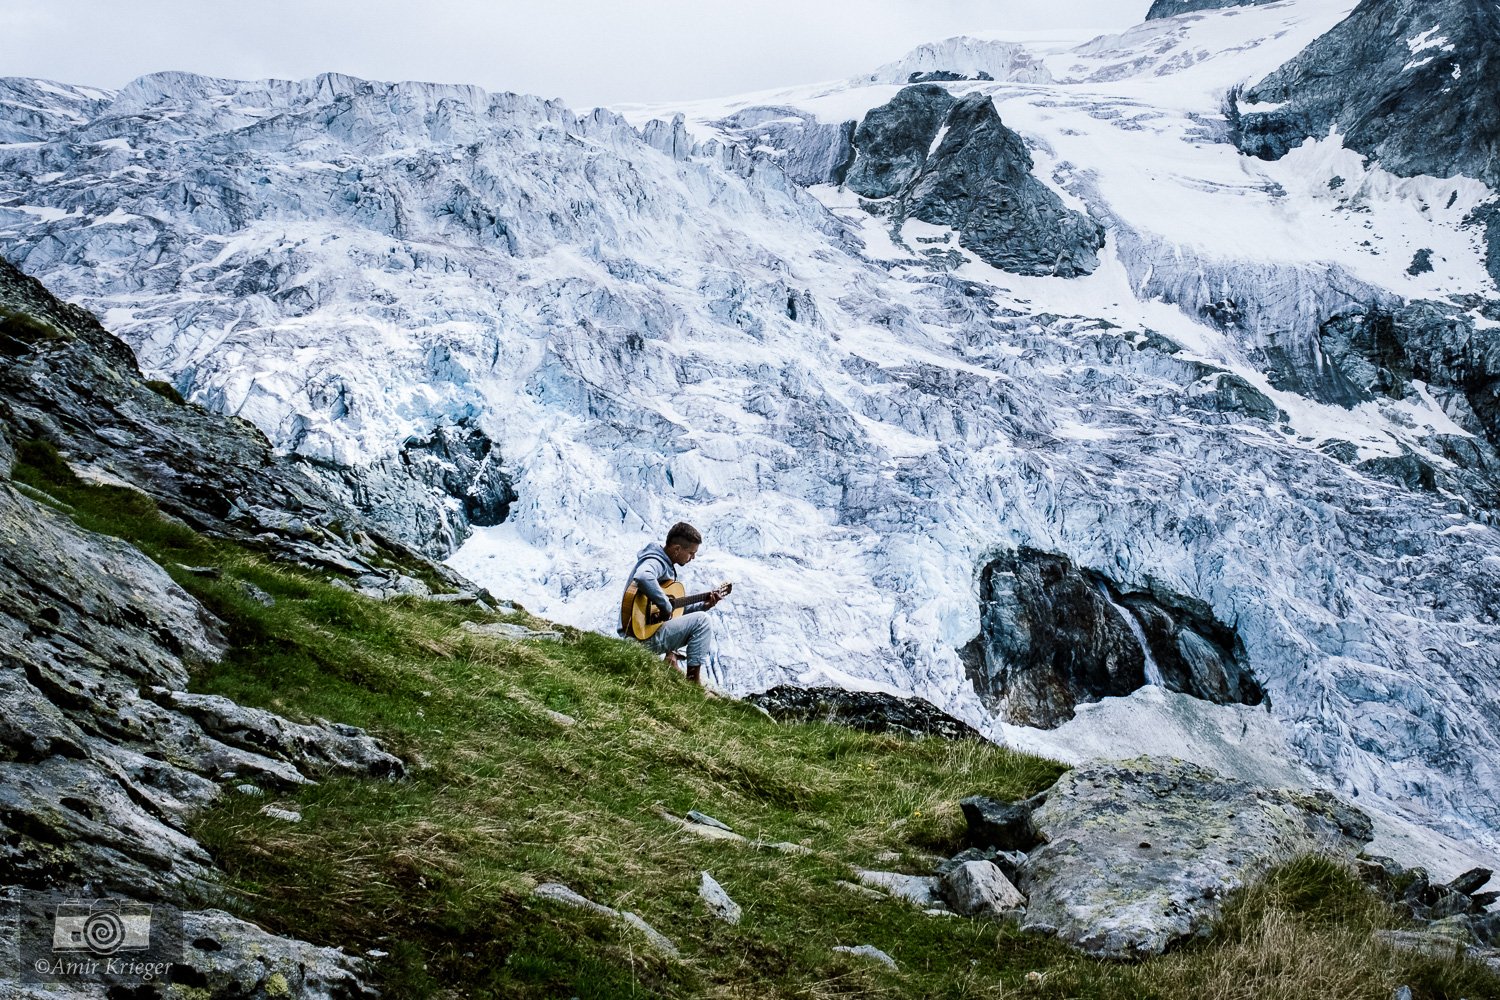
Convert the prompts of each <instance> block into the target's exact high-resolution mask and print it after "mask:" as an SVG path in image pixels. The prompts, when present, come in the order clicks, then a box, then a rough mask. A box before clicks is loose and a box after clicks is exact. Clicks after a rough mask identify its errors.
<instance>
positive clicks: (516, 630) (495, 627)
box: [463, 622, 562, 641]
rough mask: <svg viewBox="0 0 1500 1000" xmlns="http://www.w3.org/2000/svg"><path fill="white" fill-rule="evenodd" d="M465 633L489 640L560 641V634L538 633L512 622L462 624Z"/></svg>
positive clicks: (551, 632) (550, 632)
mask: <svg viewBox="0 0 1500 1000" xmlns="http://www.w3.org/2000/svg"><path fill="white" fill-rule="evenodd" d="M463 629H464V631H465V632H472V633H474V634H475V635H482V636H484V637H486V638H489V639H510V640H512V641H520V640H522V639H561V638H562V633H561V632H553V631H538V630H536V629H530V628H527V627H526V626H525V625H517V624H515V623H514V622H488V623H485V624H481V623H479V622H464V624H463Z"/></svg>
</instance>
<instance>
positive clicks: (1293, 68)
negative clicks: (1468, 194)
mask: <svg viewBox="0 0 1500 1000" xmlns="http://www.w3.org/2000/svg"><path fill="white" fill-rule="evenodd" d="M1496 38H1500V10H1497V9H1496V7H1495V5H1494V4H1492V3H1488V2H1485V0H1435V2H1429V0H1364V2H1362V3H1361V4H1360V5H1359V6H1358V7H1356V8H1355V10H1354V12H1353V13H1352V14H1350V15H1349V17H1348V18H1347V19H1346V20H1345V21H1343V22H1342V23H1341V24H1339V25H1338V26H1337V27H1335V28H1334V29H1333V30H1332V31H1330V32H1328V33H1327V34H1326V35H1324V36H1322V37H1321V38H1319V39H1317V40H1316V41H1315V42H1313V43H1312V44H1311V45H1309V46H1308V47H1307V48H1306V49H1304V50H1303V51H1302V52H1301V54H1299V55H1298V56H1297V57H1296V58H1295V59H1293V60H1292V61H1291V62H1289V63H1287V64H1286V65H1284V66H1282V67H1281V68H1280V69H1278V70H1277V71H1276V72H1274V73H1272V74H1271V75H1270V76H1268V77H1266V78H1265V79H1264V80H1262V81H1261V82H1260V83H1258V84H1256V85H1255V86H1253V87H1251V88H1250V89H1249V90H1247V91H1245V93H1244V95H1243V100H1242V102H1241V103H1240V104H1239V122H1238V142H1239V146H1240V148H1241V149H1243V150H1244V151H1245V152H1247V153H1250V154H1251V155H1253V156H1259V157H1261V158H1263V159H1277V158H1279V157H1282V156H1284V155H1286V153H1287V152H1288V151H1289V150H1291V149H1292V148H1294V147H1295V146H1297V145H1299V144H1301V142H1302V141H1303V140H1304V139H1307V138H1314V139H1321V138H1323V137H1324V136H1326V135H1328V134H1329V130H1330V129H1336V130H1337V131H1338V133H1339V135H1340V136H1341V137H1342V139H1343V142H1344V144H1345V145H1346V146H1348V147H1349V148H1350V149H1354V150H1358V151H1359V152H1361V153H1364V154H1365V155H1366V156H1368V157H1370V158H1372V159H1374V160H1376V161H1378V163H1379V164H1380V166H1382V167H1384V168H1385V169H1386V170H1389V171H1390V172H1392V173H1394V174H1399V175H1401V176H1413V175H1416V174H1429V175H1432V176H1435V177H1452V176H1455V175H1457V174H1464V175H1466V176H1469V177H1474V178H1478V179H1479V180H1482V181H1484V182H1485V183H1487V184H1489V185H1490V186H1491V187H1492V188H1497V187H1500V104H1497V103H1496V101H1495V95H1496V94H1497V93H1500V56H1497V50H1496V46H1495V39H1496ZM1258 104H1270V105H1275V107H1274V109H1271V110H1265V111H1258V110H1257V109H1256V105H1258ZM1491 232H1492V233H1493V227H1491ZM1493 245H1494V244H1493V236H1492V238H1491V246H1492V247H1493ZM1491 273H1492V274H1495V275H1496V280H1497V281H1500V270H1497V269H1496V268H1494V267H1491Z"/></svg>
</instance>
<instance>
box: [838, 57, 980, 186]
mask: <svg viewBox="0 0 1500 1000" xmlns="http://www.w3.org/2000/svg"><path fill="white" fill-rule="evenodd" d="M957 103H958V101H956V100H955V99H954V98H953V95H951V94H949V93H948V91H947V89H946V88H943V87H939V86H937V85H936V84H923V85H920V86H914V87H905V88H903V89H902V90H901V91H900V92H899V93H898V94H896V96H895V97H893V98H891V99H890V101H889V102H887V103H886V104H883V105H881V106H880V107H878V108H875V109H873V110H871V111H870V112H869V113H868V114H866V115H865V117H864V119H863V120H862V121H861V122H860V123H859V127H858V128H856V129H855V130H854V138H853V144H854V162H853V163H852V164H851V165H850V167H849V172H848V174H847V175H846V176H845V178H844V183H845V184H847V185H848V186H849V189H850V190H851V191H857V192H858V193H859V194H861V195H863V196H864V197H866V198H889V197H892V196H893V195H895V194H897V193H899V192H900V191H902V190H903V189H904V188H905V187H906V186H907V185H909V184H910V183H911V182H912V181H914V180H916V178H917V175H918V174H920V173H921V171H922V167H923V165H924V164H925V163H926V162H927V154H928V151H929V150H930V149H931V148H932V142H933V140H934V139H936V138H937V134H938V132H939V130H941V129H942V127H943V123H944V122H945V121H946V120H947V118H948V112H949V111H951V110H952V109H953V107H954V105H956V104H957Z"/></svg>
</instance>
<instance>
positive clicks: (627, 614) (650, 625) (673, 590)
mask: <svg viewBox="0 0 1500 1000" xmlns="http://www.w3.org/2000/svg"><path fill="white" fill-rule="evenodd" d="M661 589H662V592H663V593H665V594H666V595H667V597H668V598H670V599H671V601H672V603H673V604H674V605H676V603H677V599H678V598H680V597H685V596H686V595H687V588H686V587H684V586H683V585H682V584H680V583H678V582H677V581H676V580H672V581H669V582H667V583H664V584H662V585H661ZM681 614H682V608H681V607H673V608H672V618H677V617H678V616H680V615H681ZM672 618H662V617H661V612H660V611H658V610H657V609H656V608H655V607H653V606H652V604H651V599H650V598H649V597H647V596H646V594H645V592H644V591H643V590H641V588H640V584H638V583H636V582H635V581H634V580H632V581H631V582H630V586H629V588H627V589H626V591H625V599H624V601H623V602H622V603H621V605H620V627H621V628H623V629H624V630H625V631H626V633H627V634H629V635H631V636H634V637H635V638H637V639H639V640H641V641H642V642H645V641H646V640H647V639H649V638H651V637H652V636H653V635H655V634H656V632H657V629H659V628H661V627H662V626H663V625H665V624H666V623H667V622H669V621H671V620H672Z"/></svg>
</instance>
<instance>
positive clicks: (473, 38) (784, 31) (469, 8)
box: [0, 0, 1150, 107]
mask: <svg viewBox="0 0 1500 1000" xmlns="http://www.w3.org/2000/svg"><path fill="white" fill-rule="evenodd" d="M1149 6H1150V3H1149V0H1050V2H1049V0H754V2H746V0H719V2H715V0H707V2H703V0H637V2H634V3H631V2H628V0H627V2H620V0H553V2H552V3H550V4H548V3H546V2H545V0H544V2H541V3H538V2H536V0H531V2H527V3H519V2H514V0H492V2H488V3H486V2H482V0H429V2H427V3H417V2H414V0H0V76H37V77H43V78H45V79H51V80H58V81H61V82H64V83H77V84H88V85H91V86H96V87H109V88H114V87H119V86H121V85H123V84H125V83H127V82H129V81H130V80H132V79H134V78H135V77H137V76H140V75H142V74H144V73H150V72H155V71H157V70H166V69H180V70H189V71H192V72H197V73H206V74H210V75H215V76H225V77H234V78H241V79H254V78H262V77H283V78H292V79H301V78H303V77H308V76H313V75H315V74H317V73H322V72H325V71H329V70H334V71H338V72H343V73H350V74H353V75H355V76H362V77H366V78H369V79H377V80H429V81H437V82H442V83H473V84H478V85H479V86H481V87H484V88H485V89H487V90H497V91H498V90H514V91H519V92H522V93H532V94H540V95H542V96H544V97H561V98H563V99H564V100H565V101H567V102H568V103H569V104H571V105H573V106H574V107H587V106H592V105H594V104H620V103H626V102H637V101H639V102H656V101H675V100H689V99H692V98H700V97H703V98H706V97H720V96H725V95H729V94H738V93H744V92H749V91H755V90H766V89H770V88H774V87H782V86H790V85H793V84H799V83H814V82H818V81H822V80H832V79H840V78H843V77H847V76H852V75H854V74H856V73H860V72H865V71H868V70H871V69H874V68H875V67H876V66H878V65H880V64H881V63H884V62H890V61H891V60H893V59H896V58H898V57H899V56H901V55H902V54H903V53H904V52H906V51H907V50H908V49H910V48H912V47H913V46H915V45H918V44H920V43H922V42H927V41H936V40H938V39H941V38H946V37H948V36H950V35H957V34H964V33H977V32H988V31H1012V30H1019V31H1036V30H1041V29H1054V28H1065V29H1069V30H1077V29H1093V30H1095V31H1097V32H1104V31H1109V30H1118V29H1120V28H1124V27H1127V26H1129V25H1131V24H1134V23H1136V22H1138V21H1139V20H1141V18H1142V17H1143V16H1144V15H1145V11H1146V8H1147V7H1149Z"/></svg>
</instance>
